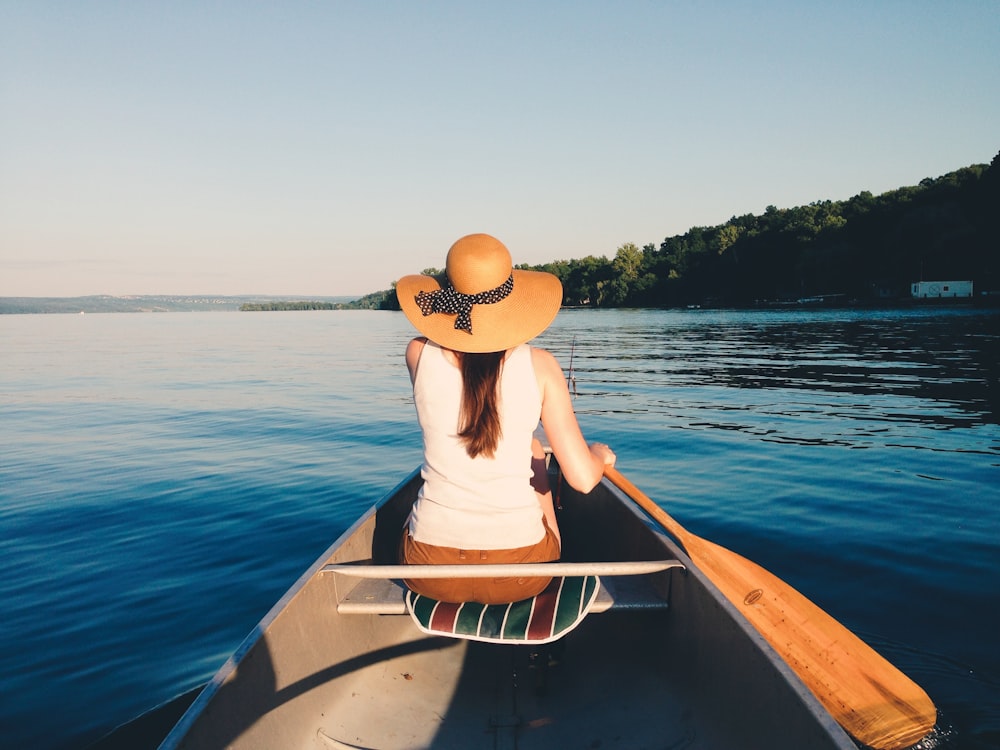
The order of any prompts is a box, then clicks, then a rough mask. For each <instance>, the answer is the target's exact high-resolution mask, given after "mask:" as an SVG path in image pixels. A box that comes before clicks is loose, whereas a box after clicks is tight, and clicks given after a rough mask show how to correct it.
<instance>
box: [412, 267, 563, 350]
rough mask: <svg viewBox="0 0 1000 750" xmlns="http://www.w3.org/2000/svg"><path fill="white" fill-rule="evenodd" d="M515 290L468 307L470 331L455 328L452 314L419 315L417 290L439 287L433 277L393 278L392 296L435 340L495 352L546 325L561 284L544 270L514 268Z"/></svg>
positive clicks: (457, 347)
mask: <svg viewBox="0 0 1000 750" xmlns="http://www.w3.org/2000/svg"><path fill="white" fill-rule="evenodd" d="M513 273H514V289H513V291H512V292H511V293H510V294H509V295H508V296H507V297H506V298H505V299H502V300H500V301H499V302H494V303H492V304H485V305H473V306H472V314H471V318H472V333H469V332H468V331H464V330H462V329H456V328H455V319H456V316H455V315H449V314H447V313H439V312H436V313H431V314H430V315H424V314H423V313H422V312H421V310H420V308H419V307H418V306H417V301H416V296H417V295H418V294H419V293H420V292H433V291H435V290H437V289H440V288H441V285H440V284H439V283H438V281H437V279H435V278H434V277H433V276H423V275H413V276H404V277H403V278H401V279H400V280H399V281H397V282H396V298H397V299H398V300H399V306H400V307H401V308H402V310H403V312H404V313H405V314H406V317H407V318H408V319H409V321H410V322H411V323H412V324H413V327H414V328H416V329H417V330H418V331H420V333H422V334H423V335H424V336H426V337H427V338H429V339H430V340H431V341H433V342H434V343H435V344H439V345H440V346H443V347H445V348H446V349H453V350H454V351H457V352H475V353H479V352H500V351H505V350H507V349H510V348H512V347H515V346H518V345H519V344H523V343H525V342H527V341H530V340H531V339H533V338H535V337H536V336H537V335H538V334H540V333H541V332H542V331H544V330H545V329H546V328H548V327H549V324H550V323H551V322H552V321H553V319H554V318H555V317H556V314H557V313H558V312H559V308H560V307H561V306H562V283H561V282H560V281H559V279H558V277H556V276H554V275H553V274H551V273H545V272H543V271H521V270H515V271H514V272H513Z"/></svg>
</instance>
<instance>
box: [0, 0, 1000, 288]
mask: <svg viewBox="0 0 1000 750" xmlns="http://www.w3.org/2000/svg"><path fill="white" fill-rule="evenodd" d="M998 151H1000V2H998V0H951V1H949V2H941V0H874V1H873V0H843V1H841V0H838V1H837V2H829V0H825V1H823V2H813V1H811V0H775V1H772V2H756V3H753V2H735V1H733V2H721V1H720V2H711V1H709V2H694V1H693V0H677V1H676V2H673V1H667V0H659V1H656V0H642V1H638V0H637V1H635V2H612V1H611V0H607V1H606V2H584V1H581V0H572V1H567V2H545V1H544V0H535V1H534V2H520V1H517V0H515V1H513V2H473V1H472V0H467V1H466V2H418V0H411V1H408V2H390V1H381V0H372V1H367V0H357V2H336V1H333V0H330V1H327V2H320V1H314V2H304V1H298V0H283V1H282V2H278V1H277V0H276V1H275V2H267V3H265V2H251V1H250V0H243V1H240V2H236V1H232V2H227V1H225V0H219V1H216V2H200V1H197V2H196V1H194V0H178V1H171V2H168V1H167V0H163V1H162V2H140V1H138V0H136V1H130V2H120V1H117V0H116V1H115V2H110V1H104V0H90V1H88V2H78V1H77V0H66V1H65V2H49V1H46V0H19V1H15V0H0V296H73V295H84V294H115V295H125V294H220V295H221V294H234V295H235V294H275V295H342V294H344V295H346V294H364V293H366V292H370V291H375V290H378V289H385V288H388V287H389V285H390V284H391V282H392V281H394V280H395V279H397V278H399V277H400V276H402V275H404V274H406V273H415V272H419V271H421V270H422V269H424V268H427V267H430V266H437V267H440V266H443V265H444V255H445V252H446V250H447V248H448V247H449V246H450V244H451V243H452V242H453V241H454V240H455V239H457V238H458V237H459V236H461V235H463V234H467V233H469V232H478V231H483V232H489V233H491V234H495V235H496V236H498V237H499V238H500V239H502V240H503V241H504V242H505V243H506V244H507V246H508V247H509V248H510V249H511V252H512V253H513V255H514V260H515V262H518V263H521V262H524V263H541V262H545V261H549V260H556V259H560V258H564V259H568V258H579V257H583V256H585V255H590V254H594V255H607V256H609V257H613V256H614V254H615V251H616V249H617V248H618V247H619V246H620V245H622V244H624V243H627V242H634V243H636V244H637V245H639V246H642V245H644V244H647V243H655V244H659V243H660V242H661V241H662V240H663V238H665V237H667V236H671V235H675V234H681V233H683V232H685V231H687V230H688V229H689V228H690V227H692V226H695V225H703V226H704V225H715V224H721V223H723V222H725V221H726V220H727V219H729V218H730V217H731V216H734V215H741V214H746V213H762V212H763V211H764V209H765V208H766V207H767V206H768V205H769V204H773V205H776V206H778V207H791V206H796V205H802V204H805V203H810V202H812V201H815V200H825V199H830V200H839V199H847V198H850V197H851V196H853V195H856V194H857V193H859V192H860V191H862V190H870V191H872V192H873V193H876V194H877V193H880V192H884V191H886V190H891V189H894V188H896V187H900V186H902V185H913V184H916V183H918V182H919V181H920V180H921V179H923V178H925V177H937V176H940V175H942V174H944V173H946V172H950V171H952V170H954V169H958V168H960V167H963V166H968V165H969V164H975V163H988V162H990V161H991V160H992V158H993V157H994V156H995V155H996V154H997V152H998Z"/></svg>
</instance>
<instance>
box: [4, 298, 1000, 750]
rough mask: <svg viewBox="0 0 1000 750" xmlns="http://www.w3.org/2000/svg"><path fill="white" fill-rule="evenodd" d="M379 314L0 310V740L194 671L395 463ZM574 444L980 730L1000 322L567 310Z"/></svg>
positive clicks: (201, 670)
mask: <svg viewBox="0 0 1000 750" xmlns="http://www.w3.org/2000/svg"><path fill="white" fill-rule="evenodd" d="M411 335H412V332H411V329H410V328H409V326H408V324H407V322H406V320H405V318H403V316H402V315H401V314H399V313H384V312H313V313H292V312H287V313H285V312H281V313H221V312H216V313H190V314H185V313H171V314H132V315H128V314H117V315H116V314H109V315H25V316H15V315H7V316H0V363H2V365H0V530H2V534H0V608H2V609H0V615H2V625H0V745H2V746H3V747H10V748H29V747H30V748H35V749H36V750H48V749H50V748H80V747H84V746H86V745H87V744H88V743H90V742H92V741H94V740H96V739H97V738H98V737H100V736H102V735H103V734H105V733H107V732H108V731H110V730H111V729H112V728H114V727H115V726H116V725H118V724H120V723H122V722H126V721H128V720H129V719H131V718H133V717H135V716H136V715H138V714H140V713H142V712H144V711H147V710H149V709H151V708H153V707H155V706H157V705H159V704H162V703H163V702H165V701H168V700H169V699H171V698H173V697H174V696H177V695H179V694H181V693H184V692H186V691H188V690H190V689H192V688H194V687H196V686H198V685H200V684H202V683H204V682H205V681H206V680H207V679H208V678H209V677H210V676H211V675H212V673H213V672H214V671H215V670H216V669H217V668H218V667H219V666H220V665H221V664H222V662H223V661H224V660H225V659H226V658H227V656H228V655H229V654H230V652H231V651H233V650H234V649H235V648H236V646H237V645H238V644H239V643H240V641H241V640H242V639H243V637H244V636H245V635H246V634H247V633H248V632H249V631H250V629H251V628H252V627H253V626H254V625H255V624H256V622H257V620H258V619H259V618H260V617H262V616H263V615H264V614H265V612H266V611H267V610H268V609H269V608H270V606H271V605H272V604H273V603H274V601H275V600H277V598H278V597H279V596H280V595H281V593H282V592H283V591H284V590H285V589H286V588H287V587H288V586H289V585H291V583H293V582H294V580H295V579H296V578H297V576H298V574H299V573H300V572H301V571H302V570H303V569H304V568H305V567H306V566H307V565H308V564H309V563H311V562H312V561H313V559H314V558H315V557H316V556H317V555H319V553H320V552H322V551H323V550H324V549H325V548H326V547H327V545H328V544H329V543H330V542H331V541H332V540H333V539H334V538H335V537H336V536H338V535H339V534H340V533H341V532H342V531H344V530H345V529H346V528H347V527H348V526H349V525H350V524H351V523H352V522H353V521H354V519H355V518H356V517H357V516H358V515H359V514H360V513H361V512H362V511H363V510H364V509H365V508H367V507H368V506H369V505H370V504H371V503H372V502H373V501H374V500H376V499H377V498H378V497H380V496H381V495H382V494H383V493H384V492H386V491H387V490H389V489H391V488H392V487H393V486H394V485H395V484H396V482H397V481H398V480H399V479H400V478H401V477H402V476H403V475H404V473H406V472H408V471H409V470H410V469H412V468H413V467H414V466H415V465H416V464H417V463H418V462H419V459H420V441H419V433H418V431H417V428H416V421H415V417H414V414H413V407H412V403H411V399H410V393H409V381H408V378H407V375H406V370H405V367H404V365H403V359H402V352H403V348H404V345H405V343H406V341H407V340H408V339H409V338H410V336H411ZM538 343H539V344H540V345H544V346H547V347H548V348H550V349H551V350H552V351H553V352H554V353H555V354H556V355H557V356H558V357H559V359H560V361H561V362H562V363H563V366H564V368H566V369H567V370H568V369H569V366H570V363H571V362H572V372H571V376H572V381H573V383H574V384H575V391H576V394H577V395H576V398H575V403H576V407H577V411H578V414H579V416H580V421H581V424H582V426H583V428H584V432H585V434H586V435H587V436H588V437H589V438H590V439H592V440H601V441H604V442H608V443H610V444H611V445H612V447H613V448H614V449H615V451H616V452H617V454H618V456H619V464H618V467H619V469H621V471H622V472H623V473H625V474H626V475H627V476H629V478H631V479H632V481H633V482H635V483H636V484H637V485H639V486H640V487H641V488H643V490H644V491H645V492H646V493H647V494H648V495H650V496H652V497H653V498H655V499H656V500H657V501H658V502H659V503H660V504H662V505H663V506H664V507H665V508H666V509H667V510H668V511H669V512H670V513H671V514H672V515H673V516H674V517H675V518H677V519H678V520H679V521H680V522H681V523H683V524H684V525H685V526H686V527H687V528H688V529H690V530H691V531H693V532H694V533H696V534H698V535H700V536H703V537H706V538H708V539H711V540H712V541H715V542H717V543H720V544H722V545H724V546H727V547H729V548H731V549H733V550H735V551H737V552H739V553H740V554H742V555H743V556H745V557H748V558H750V559H752V560H754V561H756V562H758V563H760V564H761V565H763V566H764V567H765V568H767V569H769V570H771V571H772V572H774V573H776V574H777V575H778V576H780V577H781V578H783V579H785V580H786V581H788V582H789V583H791V584H792V585H794V586H795V587H796V588H798V589H799V590H800V591H802V592H803V593H805V594H806V595H807V596H809V597H810V598H811V599H813V600H814V601H815V602H816V603H817V604H819V605H820V606H821V607H823V608H824V609H826V610H827V611H828V612H830V613H831V614H832V615H834V616H835V617H836V618H837V619H839V620H840V621H841V622H843V623H844V624H846V625H848V626H849V627H851V628H852V629H853V630H855V631H856V632H857V633H858V634H859V635H861V636H862V637H864V638H865V639H867V640H868V641H869V642H870V643H872V644H873V645H874V646H875V648H876V649H877V650H879V651H880V652H882V653H883V654H884V655H885V656H887V657H888V658H889V659H890V660H891V661H893V662H894V663H895V664H897V665H898V666H899V667H901V668H902V669H903V670H904V671H905V672H906V673H907V674H909V675H910V676H911V677H912V678H914V679H915V680H916V681H917V682H919V683H920V684H921V685H922V686H923V687H924V688H925V689H926V690H927V692H928V693H929V694H930V695H931V697H932V698H933V699H934V701H935V703H936V704H937V706H938V707H939V709H940V711H941V716H942V721H941V729H942V731H941V732H940V734H939V736H938V738H937V739H936V740H935V742H934V746H935V747H947V748H961V749H962V750H972V749H982V748H998V747H1000V650H998V649H997V647H996V637H997V636H996V634H997V633H998V632H1000V614H998V613H1000V314H998V313H997V311H980V310H974V309H943V308H941V309H909V310H895V311H847V310H825V311H799V310H795V311H787V312H784V311H759V312H757V311H754V312H730V311H707V310H706V311H701V310H692V311H593V310H565V311H563V312H562V313H561V314H560V316H559V317H558V319H557V321H556V323H555V324H554V325H553V326H552V327H551V328H550V329H549V330H548V331H547V332H546V333H545V334H543V336H542V337H541V338H540V339H539V340H538Z"/></svg>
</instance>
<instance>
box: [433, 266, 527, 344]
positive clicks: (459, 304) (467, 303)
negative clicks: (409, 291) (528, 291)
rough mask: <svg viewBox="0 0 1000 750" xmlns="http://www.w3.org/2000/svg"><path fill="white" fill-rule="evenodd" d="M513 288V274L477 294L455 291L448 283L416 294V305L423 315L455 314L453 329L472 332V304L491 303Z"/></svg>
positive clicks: (506, 294)
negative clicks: (495, 285) (494, 286)
mask: <svg viewBox="0 0 1000 750" xmlns="http://www.w3.org/2000/svg"><path fill="white" fill-rule="evenodd" d="M513 290H514V274H511V275H510V276H508V277H507V280H506V281H505V282H504V283H502V284H501V285H500V286H498V287H497V288H496V289H490V290H488V291H485V292H478V293H477V294H462V293H461V292H458V291H455V287H453V286H451V285H450V284H449V285H448V286H446V287H442V288H441V289H437V290H435V291H433V292H420V293H419V294H418V295H417V296H416V298H415V299H416V301H417V306H418V307H419V308H420V312H422V313H423V314H424V315H431V314H432V313H438V312H439V313H447V314H448V315H457V316H458V317H457V318H456V319H455V329H456V330H461V331H468V332H469V333H472V306H473V305H492V304H494V303H496V302H499V301H500V300H503V299H506V298H507V296H508V295H509V294H510V293H511V292H512V291H513Z"/></svg>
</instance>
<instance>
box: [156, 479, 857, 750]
mask: <svg viewBox="0 0 1000 750" xmlns="http://www.w3.org/2000/svg"><path fill="white" fill-rule="evenodd" d="M557 470H558V469H557V467H555V466H553V467H552V468H551V471H552V472H557ZM420 483H421V480H420V476H419V472H417V471H414V472H413V473H412V474H410V476H408V477H407V478H405V479H404V480H403V481H402V482H400V484H399V485H398V486H396V487H395V488H394V489H393V490H392V491H391V492H389V493H388V494H387V495H386V496H385V497H383V498H382V499H381V500H380V501H378V502H377V503H376V504H375V505H373V506H372V507H371V508H370V509H369V510H368V511H367V512H366V513H365V514H364V515H363V516H362V517H361V518H360V519H359V520H358V521H357V522H356V523H355V524H354V525H353V526H352V527H351V528H350V529H348V531H346V532H345V533H344V534H343V535H342V536H341V537H340V538H339V539H338V540H337V541H336V542H334V544H333V545H331V547H330V548H329V549H328V550H327V551H326V552H324V553H323V554H322V555H321V556H320V558H319V559H318V560H316V562H315V563H313V565H312V566H311V567H310V568H309V569H308V570H306V571H305V573H303V575H302V576H301V577H300V578H299V580H298V581H297V582H296V583H295V584H294V585H293V586H292V587H291V588H290V589H289V590H288V591H287V593H285V595H284V596H283V597H282V598H281V599H280V600H279V601H278V602H277V604H275V606H274V607H273V608H272V609H271V611H270V612H269V613H268V614H267V615H266V616H265V617H264V619H263V620H261V622H260V623H259V624H258V625H257V627H256V628H254V630H253V631H252V632H251V633H250V635H249V636H248V637H247V638H246V639H245V641H244V642H243V643H242V645H241V646H240V647H239V648H238V649H237V651H236V653H235V654H233V656H232V657H230V659H229V660H228V661H227V662H226V663H225V664H224V665H223V666H222V667H221V669H220V670H219V671H218V673H217V674H216V675H215V676H214V678H213V679H212V680H211V681H210V682H209V683H208V684H207V685H206V687H205V688H204V689H203V691H202V692H201V693H200V695H199V696H198V697H197V698H196V699H195V700H194V702H193V703H192V704H191V706H190V707H189V709H188V710H187V712H186V713H185V714H184V715H183V716H182V717H181V719H180V721H179V722H178V723H177V724H176V726H175V727H174V728H173V730H172V731H171V732H170V733H169V735H168V736H167V737H166V739H165V740H164V741H163V743H162V744H161V745H160V748H161V750H174V749H179V748H185V749H187V750H209V749H211V750H219V749H221V748H235V749H237V750H244V749H245V750H250V749H255V750H275V749H281V750H286V749H289V748H309V749H311V750H358V749H359V748H363V749H369V750H375V749H378V750H397V749H403V748H405V749H407V750H410V749H413V748H456V749H461V750H469V749H470V748H518V749H519V750H534V749H535V748H539V749H544V750H550V749H551V748H596V747H600V748H688V749H692V750H734V749H735V750H742V749H747V750H754V749H755V748H761V749H762V750H763V749H765V748H766V750H784V749H787V750H801V749H802V748H810V749H811V750H826V749H828V748H829V749H831V750H832V749H837V750H856V747H857V746H856V745H855V744H854V743H853V742H852V741H851V739H850V738H849V737H848V736H847V734H846V733H845V732H844V731H843V730H842V729H841V727H840V726H839V725H838V724H837V722H836V721H834V719H833V718H832V717H831V715H830V714H829V713H828V712H827V711H826V710H825V709H824V708H823V706H822V705H821V704H820V703H819V702H818V701H817V700H816V698H815V697H814V696H813V694H812V693H811V692H810V691H809V689H808V688H807V687H806V686H805V685H804V684H803V683H802V682H801V681H800V680H799V678H798V677H797V676H796V674H795V673H794V672H792V670H791V669H790V668H789V667H788V666H787V664H786V663H785V662H784V661H783V660H782V659H781V658H780V657H779V656H778V655H777V653H776V652H775V651H774V650H773V649H772V647H771V646H770V645H769V644H768V643H767V642H766V641H765V640H764V639H763V638H762V637H761V635H760V634H759V633H758V632H757V631H756V630H755V629H754V628H753V627H752V626H751V625H750V624H749V623H748V622H747V620H746V619H745V618H744V617H743V616H742V615H741V614H740V612H739V611H738V610H737V609H736V608H735V607H734V606H733V605H732V604H731V603H730V602H729V601H728V600H726V598H725V597H724V596H723V595H722V594H721V593H720V592H719V590H718V589H717V588H716V587H715V586H714V585H713V584H712V583H711V581H709V580H708V579H707V578H706V577H705V576H704V575H703V574H702V573H701V572H700V571H699V570H698V569H697V568H696V567H695V566H694V565H692V563H691V560H690V559H689V558H688V557H687V555H685V553H684V551H683V550H682V549H681V548H680V547H679V546H678V545H677V544H676V543H675V542H674V541H673V540H672V539H671V538H670V537H668V536H667V535H666V534H665V533H664V531H663V530H662V529H661V528H660V527H659V526H658V525H657V524H656V523H654V522H653V521H652V520H651V519H650V518H649V517H648V516H646V515H645V514H644V513H643V511H642V510H641V509H639V508H638V507H636V505H635V504H634V503H633V502H632V501H631V500H630V499H629V497H628V496H627V495H625V494H624V493H623V492H622V491H621V490H619V489H618V488H617V487H615V486H614V485H613V484H612V483H611V482H609V481H608V480H607V479H605V480H603V481H602V482H601V484H600V485H599V486H598V487H597V488H596V489H594V490H593V491H592V492H590V493H588V494H586V495H582V494H580V493H578V492H576V491H574V490H572V489H571V488H570V487H569V486H568V485H565V484H564V483H562V482H560V481H559V478H558V476H557V475H556V474H554V475H553V486H554V487H557V488H558V493H557V494H558V500H557V502H558V505H559V506H560V509H559V511H558V513H559V524H560V528H561V530H562V537H563V560H564V561H566V564H565V565H564V566H563V568H561V569H558V570H556V571H555V572H556V573H557V574H558V575H557V579H556V580H557V581H558V580H560V579H559V577H558V576H563V575H566V576H569V578H567V580H570V579H577V578H579V577H580V576H587V575H596V576H598V577H599V580H600V584H599V586H598V587H597V593H596V598H594V599H593V604H592V606H591V608H590V611H589V613H588V614H587V615H586V617H584V618H583V619H582V621H581V622H579V624H578V625H576V626H575V627H574V628H573V629H572V631H571V632H568V633H567V634H566V635H565V636H563V637H561V638H559V639H558V640H555V641H554V642H550V643H544V642H543V643H540V644H534V645H526V644H522V643H516V644H510V643H494V642H483V641H480V640H469V639H467V638H454V637H444V636H440V635H434V634H431V633H428V632H426V631H425V630H423V629H422V628H421V627H418V623H417V621H416V619H415V618H414V617H412V616H411V614H410V612H409V610H408V608H407V607H406V605H405V603H404V597H405V589H404V587H403V586H402V582H401V581H400V580H399V579H398V578H396V577H395V576H398V575H399V574H400V571H399V570H398V568H395V567H393V566H394V564H395V562H396V550H397V545H398V541H399V534H400V530H401V528H402V526H403V521H404V519H405V518H406V515H407V513H408V512H409V509H410V506H411V505H412V503H413V501H414V499H415V497H416V493H417V490H418V489H419V487H420ZM382 566H385V567H382ZM548 570H551V569H548ZM528 572H530V573H531V574H537V573H538V572H537V571H535V570H530V571H528ZM504 573H506V574H508V575H510V574H512V573H511V572H510V571H509V570H494V571H490V575H502V574H504ZM514 574H517V573H514ZM521 574H523V573H521Z"/></svg>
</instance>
